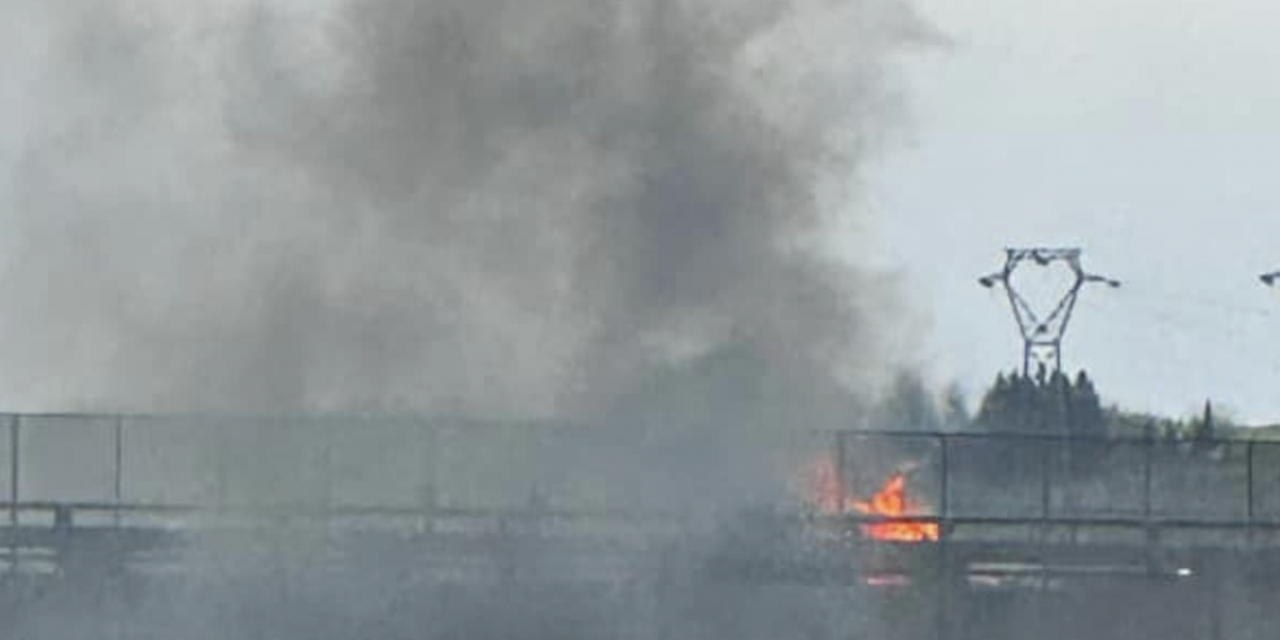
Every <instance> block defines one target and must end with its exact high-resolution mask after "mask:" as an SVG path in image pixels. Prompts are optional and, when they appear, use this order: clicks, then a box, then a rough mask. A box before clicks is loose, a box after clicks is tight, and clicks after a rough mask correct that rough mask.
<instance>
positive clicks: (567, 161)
mask: <svg viewBox="0 0 1280 640" xmlns="http://www.w3.org/2000/svg"><path fill="white" fill-rule="evenodd" d="M4 12H5V13H6V14H7V16H6V19H5V20H3V22H6V23H8V26H5V27H0V29H3V30H5V31H7V32H8V33H7V34H0V35H6V36H8V37H6V38H4V39H5V40H6V41H7V42H8V43H11V44H6V45H0V49H10V50H11V51H9V52H8V53H7V54H6V58H7V59H8V62H6V68H7V69H8V68H16V69H18V72H16V73H15V74H14V76H13V77H15V78H16V79H17V81H16V82H15V84H14V85H13V86H14V87H16V89H15V90H14V91H12V92H11V93H7V94H0V100H3V102H0V116H3V118H0V120H4V121H7V122H8V125H4V126H3V129H0V140H2V141H4V143H5V145H4V146H7V147H8V148H9V151H8V152H7V153H3V154H2V155H0V162H4V165H3V166H4V174H3V178H0V216H3V228H4V229H5V233H4V234H3V236H4V237H3V238H2V239H0V251H2V255H3V258H2V260H0V266H2V267H3V271H2V272H0V300H3V301H4V302H3V304H0V362H3V363H4V367H3V371H4V373H3V376H0V383H2V384H0V399H2V400H3V402H4V404H6V405H11V406H14V407H15V408H18V409H84V408H92V409H123V410H142V411H153V410H159V411H163V410H184V411H185V410H228V409H231V410H251V411H333V410H343V411H347V410H377V411H410V410H411V411H426V412H450V413H465V414H468V415H487V416H499V417H501V416H510V415H522V416H564V415H588V414H591V413H593V412H599V411H602V410H614V408H616V407H618V406H622V405H625V404H626V402H627V401H628V400H627V399H628V398H631V401H633V402H637V403H641V404H643V400H640V399H637V398H641V397H643V395H644V394H645V393H647V391H645V389H650V388H651V387H653V386H654V384H659V385H660V384H662V383H653V381H654V380H658V379H661V378H663V376H665V375H666V373H667V372H672V371H676V372H682V373H681V375H685V376H687V377H692V378H697V374H696V372H697V371H708V372H715V371H717V370H719V369H725V370H729V371H732V372H734V375H736V376H739V377H744V376H745V377H746V378H748V380H746V381H745V382H743V384H744V385H746V388H748V389H753V390H755V391H749V392H746V393H749V394H755V395H757V396H758V395H761V394H764V395H768V394H769V393H774V394H775V395H776V394H784V392H783V391H777V390H778V389H799V390H803V391H804V394H802V397H803V399H802V400H797V402H801V403H809V402H810V400H812V399H814V398H818V399H821V398H836V397H843V396H844V395H846V394H847V393H848V391H849V390H850V389H852V388H856V387H858V386H859V384H860V383H863V382H866V381H867V380H869V379H872V378H875V377H877V376H879V375H880V374H881V372H882V371H883V370H884V367H885V365H884V363H885V362H886V359H888V358H889V357H890V356H891V355H892V354H887V353H886V352H885V351H886V349H887V348H886V347H885V346H884V345H886V344H891V342H892V341H887V337H888V336H889V334H891V333H892V332H891V330H890V329H888V328H887V327H888V325H889V324H890V323H887V322H885V321H883V320H878V319H877V317H878V316H880V315H881V314H883V313H886V312H887V310H891V309H892V307H893V306H894V305H895V301H894V299H893V296H892V292H891V291H890V287H887V286H886V285H884V284H883V282H882V278H881V277H879V276H876V275H875V274H868V273H866V272H864V271H860V270H858V269H857V268H855V267H852V266H849V264H847V263H846V262H844V261H842V260H840V259H837V258H835V257H832V254H831V252H830V250H829V247H827V246H826V244H824V242H825V241H824V236H825V235H826V234H828V233H829V231H830V229H832V228H835V227H838V226H841V225H846V224H847V222H848V217H849V216H851V215H852V216H855V217H856V215H857V214H856V211H857V209H858V200H857V193H858V190H857V180H858V176H859V171H860V169H861V167H862V165H863V164H864V162H865V161H866V160H867V159H868V158H869V157H871V154H873V153H874V152H875V150H876V149H877V148H879V147H880V146H881V145H882V144H883V141H884V138H885V136H886V131H892V130H893V128H894V125H895V124H896V123H897V121H898V120H899V117H900V107H899V104H898V99H897V96H896V93H895V90H894V86H893V83H892V82H891V81H890V80H889V79H887V78H886V75H890V74H887V73H886V72H887V70H888V69H889V68H890V67H891V65H892V63H893V60H892V56H893V55H895V54H896V53H897V52H899V51H901V50H902V49H903V47H904V46H907V45H910V44H911V43H913V42H918V41H920V40H921V39H922V38H923V37H925V33H924V31H923V30H922V28H921V26H920V25H919V24H918V22H917V21H916V20H915V19H914V17H913V15H912V14H911V12H910V11H909V10H908V8H907V7H906V6H904V5H903V4H901V3H900V2H897V1H896V0H847V1H844V2H831V1H829V0H793V1H786V2H784V1H782V0H742V1H740V2H728V1H721V2H706V1H705V0H489V1H485V2H476V1H474V0H430V1H426V0H332V1H329V2H327V3H305V6H303V5H302V4H300V3H289V2H284V1H277V2H248V1H236V2H231V1H228V0H222V1H218V2H215V1H213V0H189V1H187V2H181V3H172V2H158V1H148V0H133V1H130V2H121V1H117V0H112V1H106V0H85V1H80V2H36V1H35V0H10V1H9V2H8V3H6V4H5V9H4ZM9 17H12V18H13V19H12V20H10V19H8V18H9ZM6 75H8V72H6ZM725 363H728V364H727V365H726V364H725ZM735 363H736V364H735ZM739 365H740V366H739ZM744 367H745V368H747V369H749V370H750V371H748V372H746V373H744V372H743V371H742V369H743V368H744ZM690 371H693V372H695V373H689V372H690ZM708 375H710V373H709V374H708ZM767 390H771V391H767ZM734 393H741V391H740V390H739V391H735V392H734ZM771 402H772V401H771Z"/></svg>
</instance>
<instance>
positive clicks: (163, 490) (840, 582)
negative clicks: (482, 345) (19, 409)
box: [0, 414, 1280, 640]
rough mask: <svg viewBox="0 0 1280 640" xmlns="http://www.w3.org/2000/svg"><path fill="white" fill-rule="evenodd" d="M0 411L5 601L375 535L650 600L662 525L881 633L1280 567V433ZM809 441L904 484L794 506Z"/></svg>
mask: <svg viewBox="0 0 1280 640" xmlns="http://www.w3.org/2000/svg"><path fill="white" fill-rule="evenodd" d="M0 430H3V431H0V432H7V436H8V437H7V438H4V439H3V446H0V469H3V473H0V492H3V494H4V495H5V496H6V497H7V499H6V500H5V501H4V502H0V514H3V516H4V517H5V518H6V520H7V523H5V526H0V574H3V576H4V580H3V581H0V587H2V588H0V591H4V595H3V598H4V601H7V602H10V603H12V604H13V606H22V605H21V603H22V602H24V601H25V599H29V597H30V594H32V593H36V592H40V590H41V589H44V590H47V589H50V588H53V589H61V590H77V589H79V590H83V589H100V588H108V587H103V586H102V585H116V586H114V587H109V588H113V589H114V588H118V586H119V585H120V584H125V583H130V581H132V582H136V583H154V582H155V581H157V580H174V579H178V580H184V579H190V577H189V576H191V575H193V574H194V575H199V574H201V573H202V572H204V573H208V572H215V573H216V572H218V571H222V572H224V573H225V572H227V571H228V570H227V568H226V566H225V565H226V558H227V555H226V550H227V549H235V550H236V554H238V555H244V556H247V557H248V556H251V557H254V558H257V559H258V560H255V562H254V563H250V564H253V565H254V566H253V569H254V570H258V569H262V568H263V566H264V563H265V565H270V566H272V567H274V569H273V570H277V571H286V572H287V571H304V572H329V573H328V574H326V575H350V574H351V573H352V572H359V571H361V570H363V569H367V568H369V567H378V570H382V569H384V568H385V567H386V566H388V563H393V564H395V565H396V566H397V567H399V569H398V570H399V571H400V572H401V573H404V572H407V574H411V575H414V576H416V578H415V584H432V585H438V584H446V583H453V584H485V583H493V584H496V583H514V582H519V581H520V580H533V581H535V582H556V583H559V584H584V585H588V584H590V585H606V584H608V585H617V584H625V585H630V586H629V587H627V588H628V589H633V590H634V589H639V590H640V591H641V592H643V593H644V594H647V595H645V596H644V597H643V598H647V599H649V600H653V598H654V597H655V596H653V594H652V592H651V591H652V590H651V589H650V588H649V586H644V585H652V584H659V583H662V582H663V581H664V580H666V578H664V575H663V572H664V571H669V570H670V564H669V562H667V561H662V562H657V561H655V560H654V557H655V553H654V549H655V548H661V549H663V550H664V551H663V552H662V555H663V557H665V558H670V557H672V556H675V557H680V558H683V560H681V561H679V562H678V564H680V565H681V566H688V564H689V563H694V564H696V565H697V566H699V567H701V569H700V572H701V575H703V578H704V579H707V580H711V581H713V582H716V583H719V584H730V585H738V586H735V588H742V587H741V585H756V586H760V587H761V588H764V587H766V586H770V585H773V586H776V585H801V586H806V585H807V586H809V587H811V588H819V589H831V588H838V589H845V590H848V589H854V590H856V591H857V592H858V593H861V594H862V595H861V596H859V597H860V598H862V601H882V600H883V601H884V602H886V603H888V604H886V605H885V607H886V608H887V609H886V610H891V609H892V606H893V605H892V603H895V602H897V603H905V602H910V603H914V604H912V606H913V607H914V608H915V609H914V610H915V611H916V613H915V614H913V615H911V616H909V617H910V618H911V619H912V620H914V621H916V622H917V623H918V624H916V625H915V626H917V627H919V628H914V627H913V628H912V629H910V630H907V629H904V628H902V627H903V625H901V624H899V625H897V627H896V631H895V633H897V635H898V636H899V637H921V638H961V637H993V633H994V632H993V631H992V629H993V628H995V627H993V625H996V626H1000V625H1001V624H1003V625H1005V626H1006V627H1007V626H1008V625H1010V624H1012V623H1010V622H1009V621H1008V619H1009V618H1010V617H1015V618H1019V620H1020V621H1019V623H1018V624H1019V625H1024V626H1025V625H1029V624H1032V623H1038V624H1040V625H1041V626H1042V627H1044V626H1045V625H1049V624H1055V625H1063V624H1066V623H1065V622H1064V621H1065V620H1069V619H1072V618H1073V617H1079V616H1092V617H1097V616H1098V615H1100V614H1098V613H1097V612H1098V611H1100V610H1102V609H1100V607H1101V608H1105V606H1104V605H1106V604H1107V603H1109V602H1110V603H1112V604H1114V603H1115V602H1126V603H1131V604H1132V607H1130V608H1129V609H1127V610H1126V611H1124V612H1123V613H1125V614H1126V615H1127V617H1128V618H1131V619H1135V620H1140V621H1142V622H1143V624H1144V625H1145V626H1142V627H1140V628H1136V629H1130V628H1128V627H1125V626H1124V625H1111V626H1109V627H1106V629H1104V630H1103V631H1104V632H1098V631H1096V630H1093V629H1090V633H1091V634H1092V635H1093V636H1094V637H1111V635H1108V633H1110V632H1114V635H1116V637H1123V635H1124V634H1125V633H1129V634H1132V633H1145V634H1149V632H1151V631H1152V630H1153V629H1157V628H1158V629H1160V630H1161V633H1162V634H1163V635H1165V636H1166V637H1170V638H1179V637H1196V638H1206V637H1207V638H1213V639H1214V640H1218V639H1220V638H1232V637H1248V635H1247V634H1248V633H1253V632H1254V631H1255V630H1256V629H1259V628H1264V629H1265V628H1266V625H1270V624H1275V623H1276V622H1278V620H1275V619H1273V618H1275V617H1276V614H1274V613H1272V612H1270V611H1268V610H1267V609H1268V607H1266V606H1265V605H1263V604H1260V603H1258V602H1256V597H1251V596H1250V593H1253V592H1256V591H1257V590H1259V589H1268V590H1269V589H1270V588H1273V586H1274V584H1275V578H1276V577H1277V576H1280V464H1277V463H1278V462H1280V443H1270V442H1258V441H1248V440H1218V441H1212V442H1209V441H1202V442H1196V443H1189V442H1169V441H1164V440H1160V439H1155V438H1081V437H1073V438H1067V437H1061V436H1049V435H1033V434H960V433H925V432H906V431H882V432H876V431H839V432H823V431H805V430H799V429H796V430H778V431H777V432H769V433H761V432H751V433H733V432H728V431H726V432H724V433H720V434H715V437H713V438H707V437H706V436H705V434H689V433H672V434H659V435H652V436H645V437H637V436H636V435H635V434H628V433H622V432H619V431H614V430H609V429H594V428H589V427H582V426H546V425H492V424H478V423H473V422H465V421H446V420H419V419H414V418H325V419H319V418H315V419H289V418H256V417H191V416H176V417H170V416H115V415H52V414H43V415H34V414H31V415H8V416H4V417H3V418H0ZM822 461H827V462H829V463H830V464H831V465H833V468H832V471H833V472H834V477H835V478H836V480H837V490H838V492H839V493H840V496H838V504H841V505H843V504H845V503H846V502H847V499H851V498H858V499H863V500H865V498H866V497H868V496H870V495H871V494H873V493H874V492H876V491H877V490H878V489H879V488H880V487H881V486H882V485H883V484H884V482H885V479H886V478H889V477H891V476H893V475H894V474H899V473H901V474H903V475H904V476H905V477H906V478H907V491H908V492H909V496H910V497H911V504H912V508H911V509H909V510H908V511H906V512H904V513H900V514H884V513H867V512H863V511H859V510H856V509H843V508H841V509H839V510H838V511H837V512H831V511H830V510H827V511H824V510H822V509H816V510H815V509H814V508H812V504H811V503H812V498H813V496H812V495H811V492H812V487H811V486H807V485H806V473H808V472H809V471H810V470H811V469H812V468H813V465H814V464H815V463H821V462H822ZM726 468H727V469H731V470H732V471H730V472H726V473H722V472H721V470H723V469H726ZM746 479H749V480H746ZM718 505H728V506H729V507H731V508H725V509H721V508H719V507H718ZM885 523H913V524H920V523H928V524H932V525H936V526H937V527H938V529H939V531H940V535H939V539H938V540H937V541H933V542H930V541H924V542H915V543H904V542H900V541H884V540H876V539H874V537H873V536H869V535H867V531H868V527H870V526H875V525H877V524H885ZM264 532H269V535H268V534H264ZM708 548H710V549H711V551H707V549H708ZM298 554H302V555H298ZM295 556H297V557H295ZM303 556H305V557H303ZM280 558H284V560H281V559H280ZM289 558H294V560H297V562H294V560H289ZM299 558H302V559H300V560H299ZM259 561H261V562H259ZM233 564H234V563H233ZM299 567H303V568H302V569H299ZM162 576H163V577H162ZM175 576H177V577H175ZM184 576H186V577H184ZM38 585H46V586H38ZM47 585H56V586H53V587H50V586H47ZM637 585H640V586H637ZM1260 585H1265V586H1260ZM1134 594H1142V595H1141V597H1137V596H1135V595H1134ZM632 595H633V596H634V594H632ZM629 597H631V596H629ZM643 598H642V599H643ZM1046 603H1050V604H1052V605H1053V606H1049V605H1047V604H1046ZM648 606H653V605H652V603H650V605H648ZM1138 610H1141V611H1144V613H1142V614H1141V615H1138V614H1136V613H1135V611H1138ZM992 611H1003V612H1004V613H1002V614H1001V616H1002V617H1003V618H1004V619H1003V621H1001V622H999V623H996V622H992V621H991V620H989V619H987V618H990V617H991V616H992V613H991V612H992ZM1055 611H1057V612H1059V613H1058V614H1056V617H1055V614H1054V613H1053V612H1055ZM1027 612H1034V613H1027ZM1050 621H1052V622H1050ZM1135 624H1136V623H1135ZM1153 625H1154V626H1153ZM891 626H892V625H891ZM908 626H909V625H908ZM1045 628H1047V627H1045ZM1073 628H1074V627H1073ZM1010 633H1013V632H1010ZM623 635H626V634H623ZM631 635H634V636H636V637H650V636H652V635H653V634H652V630H651V629H649V630H643V631H635V632H633V633H632V634H631ZM998 635H999V634H995V637H998ZM1010 637H1013V636H1012V635H1011V636H1010ZM1041 637H1050V636H1048V635H1044V636H1041Z"/></svg>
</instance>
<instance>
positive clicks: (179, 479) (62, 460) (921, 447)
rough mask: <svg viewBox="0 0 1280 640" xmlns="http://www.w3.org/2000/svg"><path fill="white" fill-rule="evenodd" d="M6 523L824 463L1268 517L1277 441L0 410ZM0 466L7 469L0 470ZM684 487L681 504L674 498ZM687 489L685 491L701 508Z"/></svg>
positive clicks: (1160, 515)
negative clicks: (71, 513)
mask: <svg viewBox="0 0 1280 640" xmlns="http://www.w3.org/2000/svg"><path fill="white" fill-rule="evenodd" d="M4 431H7V433H8V437H7V438H0V495H3V496H7V500H5V501H4V503H3V504H0V509H3V512H4V513H7V514H8V518H9V520H10V522H11V523H14V524H16V523H19V522H26V521H34V520H35V519H38V518H49V517H57V510H58V509H59V508H63V509H72V510H75V511H76V512H77V516H76V517H77V518H78V519H79V518H82V514H97V515H98V516H102V517H109V518H113V519H116V520H118V519H119V518H121V517H122V515H128V514H139V513H165V512H171V511H178V510H188V511H194V510H207V509H234V508H244V509H250V508H253V509H262V510H270V509H312V510H318V511H324V512H337V511H342V510H348V511H358V510H371V511H376V510H383V511H387V512H394V511H397V510H400V511H406V512H411V511H415V510H421V509H423V508H427V507H430V508H476V509H519V508H525V507H528V506H529V505H531V504H537V505H540V506H541V507H543V508H546V509H551V510H562V511H566V512H569V511H581V512H610V511H612V512H629V511H630V512H646V511H657V510H663V509H669V508H674V509H677V510H678V509H680V508H683V507H688V506H690V505H693V504H705V503H706V501H707V500H720V501H722V502H724V503H725V504H735V505H741V504H761V505H770V506H775V507H776V506H780V505H781V506H783V507H786V506H788V505H790V506H799V505H801V504H803V502H804V500H805V499H806V497H807V496H806V495H804V494H805V492H806V491H807V489H806V488H805V487H803V486H802V485H803V482H799V481H798V478H800V477H801V476H802V475H803V472H804V470H805V469H806V467H807V466H808V465H811V464H812V463H813V462H814V461H815V460H818V459H822V458H823V457H824V456H825V457H827V458H828V459H833V460H835V461H836V466H837V476H838V478H839V483H840V487H841V491H842V492H843V493H845V494H847V495H848V496H850V497H854V498H862V499H865V498H867V497H869V496H871V495H873V494H874V493H875V492H876V491H877V490H879V488H880V487H881V486H882V485H883V483H884V481H885V479H886V478H888V477H890V476H891V475H893V474H894V473H898V472H902V473H904V474H905V475H906V477H907V479H908V492H909V495H910V496H911V498H912V502H913V503H914V504H915V505H916V508H915V511H914V513H913V514H912V515H917V516H922V517H930V518H938V519H941V520H947V521H954V522H966V521H971V522H977V521H990V522H999V521H1020V522H1022V521H1025V522H1035V521H1042V522H1051V521H1066V520H1071V521H1082V522H1097V523H1107V522H1162V523H1167V524H1179V523H1182V524H1188V525H1212V526H1218V527H1223V526H1228V527H1230V526H1238V527H1277V526H1280V443H1271V442H1258V441H1243V440H1222V441H1215V442H1201V443H1195V444H1192V443H1185V442H1168V441H1163V440H1157V439H1141V438H1078V437H1076V438H1067V437H1056V436H1037V435H1018V434H959V433H919V432H870V431H843V432H823V431H805V430H799V429H797V430H778V431H776V432H760V431H751V432H736V431H733V430H729V429H725V430H720V431H715V432H711V433H697V432H672V433H665V434H658V435H654V434H636V433H628V432H625V431H621V430H615V429H608V428H598V429H597V428H592V427H585V426H572V427H569V426H565V427H556V426H536V425H479V424H473V423H464V422H461V421H452V422H451V421H443V420H420V419H411V418H404V419H394V418H326V419H286V418H243V417H236V418H228V417H181V416H180V417H163V416H159V417H157V416H114V415H8V416H4V417H0V433H4ZM6 467H7V468H6ZM686 499H687V500H686ZM699 500H701V502H699Z"/></svg>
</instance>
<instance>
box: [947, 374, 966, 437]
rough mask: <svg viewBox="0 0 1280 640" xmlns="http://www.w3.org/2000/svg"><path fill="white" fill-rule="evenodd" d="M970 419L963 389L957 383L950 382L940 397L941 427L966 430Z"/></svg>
mask: <svg viewBox="0 0 1280 640" xmlns="http://www.w3.org/2000/svg"><path fill="white" fill-rule="evenodd" d="M972 420H973V419H972V417H970V415H969V403H968V401H967V400H965V397H964V391H962V390H961V389H960V386H959V385H957V384H954V383H953V384H951V385H950V386H948V387H947V391H946V394H945V395H944V396H943V398H942V428H943V429H945V430H947V431H951V432H956V431H967V430H968V429H969V424H970V422H972Z"/></svg>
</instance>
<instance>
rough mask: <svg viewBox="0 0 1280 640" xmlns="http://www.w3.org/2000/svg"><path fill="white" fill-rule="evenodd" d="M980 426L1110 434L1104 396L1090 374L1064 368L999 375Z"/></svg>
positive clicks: (980, 410)
mask: <svg viewBox="0 0 1280 640" xmlns="http://www.w3.org/2000/svg"><path fill="white" fill-rule="evenodd" d="M974 422H975V424H976V425H977V427H978V428H979V429H981V430H983V431H988V432H991V433H1021V434H1041V435H1064V436H1086V437H1100V436H1104V435H1106V434H1107V417H1106V413H1105V412H1104V411H1103V408H1102V400H1101V398H1100V397H1099V396H1098V392H1097V390H1096V389H1095V388H1094V385H1093V381H1092V380H1090V379H1089V375H1088V374H1087V373H1085V372H1084V371H1081V372H1080V373H1079V374H1077V375H1076V378H1075V380H1074V381H1072V380H1070V379H1069V378H1067V376H1065V375H1063V374H1062V373H1061V372H1054V373H1051V374H1045V373H1044V372H1037V374H1036V375H1035V376H1034V377H1032V376H1026V375H1021V374H1018V373H1012V374H1008V375H1006V374H1003V373H1001V374H1000V375H998V376H996V380H995V383H994V384H993V385H992V387H991V389H990V390H989V391H988V392H987V394H986V396H985V397H983V399H982V404H981V406H980V407H979V408H978V415H977V417H976V418H975V420H974Z"/></svg>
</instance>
